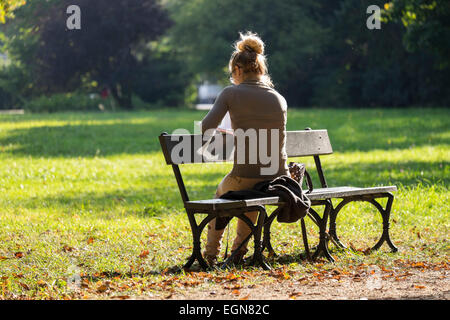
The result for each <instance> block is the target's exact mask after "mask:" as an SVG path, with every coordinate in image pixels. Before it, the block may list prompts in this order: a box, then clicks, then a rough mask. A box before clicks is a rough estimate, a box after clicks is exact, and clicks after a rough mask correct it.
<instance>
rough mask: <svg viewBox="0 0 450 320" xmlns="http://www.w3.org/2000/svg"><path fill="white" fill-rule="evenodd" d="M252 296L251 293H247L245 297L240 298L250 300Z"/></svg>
mask: <svg viewBox="0 0 450 320" xmlns="http://www.w3.org/2000/svg"><path fill="white" fill-rule="evenodd" d="M249 298H250V294H248V295H246V296H245V297H242V298H239V300H248V299H249Z"/></svg>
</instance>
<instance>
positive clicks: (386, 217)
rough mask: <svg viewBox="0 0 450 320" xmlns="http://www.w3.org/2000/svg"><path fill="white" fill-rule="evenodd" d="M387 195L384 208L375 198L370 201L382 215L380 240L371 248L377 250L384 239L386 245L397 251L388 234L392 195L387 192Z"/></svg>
mask: <svg viewBox="0 0 450 320" xmlns="http://www.w3.org/2000/svg"><path fill="white" fill-rule="evenodd" d="M387 197H388V201H387V204H386V209H383V207H381V205H380V204H379V203H378V202H376V201H375V200H372V201H370V202H371V203H372V204H373V205H374V206H375V207H377V209H378V211H380V213H381V216H382V217H383V234H382V235H381V238H380V240H379V241H378V242H377V244H376V245H375V246H373V247H372V249H371V250H378V249H379V248H380V247H381V246H382V244H383V243H384V242H385V241H386V243H387V244H388V246H389V247H390V248H391V251H392V252H397V251H398V248H397V247H396V246H395V245H394V244H393V243H392V241H391V237H390V236H389V217H390V215H391V209H392V203H393V201H394V196H393V195H392V194H391V193H389V194H388V195H387Z"/></svg>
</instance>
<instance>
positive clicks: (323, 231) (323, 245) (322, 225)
mask: <svg viewBox="0 0 450 320" xmlns="http://www.w3.org/2000/svg"><path fill="white" fill-rule="evenodd" d="M331 208H332V204H331V201H330V200H327V201H326V203H325V210H324V213H323V217H322V218H320V216H319V215H318V214H317V212H315V211H314V210H313V209H312V208H311V209H310V211H311V212H314V213H315V214H314V215H315V217H316V220H317V221H318V222H319V229H320V240H319V245H318V246H317V249H316V251H315V252H314V254H313V256H312V260H313V261H314V260H316V259H317V257H319V255H320V254H323V255H324V256H325V258H327V259H328V261H330V262H334V258H333V257H332V256H331V254H330V252H329V251H328V234H327V224H328V215H329V214H330V211H331Z"/></svg>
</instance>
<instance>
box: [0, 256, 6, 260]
mask: <svg viewBox="0 0 450 320" xmlns="http://www.w3.org/2000/svg"><path fill="white" fill-rule="evenodd" d="M6 259H8V258H7V257H5V256H0V261H2V260H6Z"/></svg>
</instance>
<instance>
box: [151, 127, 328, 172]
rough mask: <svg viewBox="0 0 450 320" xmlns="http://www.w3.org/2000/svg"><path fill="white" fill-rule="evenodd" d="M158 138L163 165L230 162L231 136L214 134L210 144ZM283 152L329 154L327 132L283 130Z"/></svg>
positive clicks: (190, 137)
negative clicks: (284, 136) (163, 158)
mask: <svg viewBox="0 0 450 320" xmlns="http://www.w3.org/2000/svg"><path fill="white" fill-rule="evenodd" d="M159 139H160V143H161V147H162V149H163V153H164V157H165V159H166V162H167V164H185V163H207V162H224V161H232V160H233V153H234V150H233V149H234V146H233V142H234V141H233V136H231V135H224V134H220V133H217V134H216V135H215V136H214V139H213V140H212V142H210V143H207V142H206V141H203V138H202V135H200V134H184V135H183V134H182V135H169V134H163V135H161V136H160V137H159ZM215 141H216V142H219V143H214V142H215ZM226 146H227V147H228V149H227V147H226ZM230 146H231V147H230ZM184 152H188V154H184ZM286 152H287V155H288V157H305V156H318V155H326V154H331V153H333V149H332V147H331V143H330V139H329V137H328V132H327V130H301V131H287V133H286Z"/></svg>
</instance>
